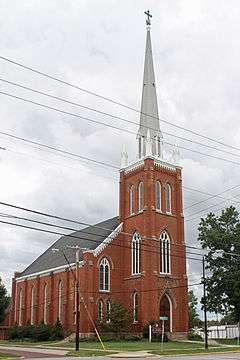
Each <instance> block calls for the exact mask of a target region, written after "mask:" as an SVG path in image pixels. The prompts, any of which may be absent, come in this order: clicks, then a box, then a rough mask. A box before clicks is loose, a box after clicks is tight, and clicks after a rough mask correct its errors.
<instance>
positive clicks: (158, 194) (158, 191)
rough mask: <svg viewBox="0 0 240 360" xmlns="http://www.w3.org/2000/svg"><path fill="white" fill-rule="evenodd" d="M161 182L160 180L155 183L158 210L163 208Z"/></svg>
mask: <svg viewBox="0 0 240 360" xmlns="http://www.w3.org/2000/svg"><path fill="white" fill-rule="evenodd" d="M161 191H162V187H161V183H160V181H159V180H157V181H156V183H155V202H156V210H158V211H161V210H162V196H161Z"/></svg>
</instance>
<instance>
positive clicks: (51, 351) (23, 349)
mask: <svg viewBox="0 0 240 360" xmlns="http://www.w3.org/2000/svg"><path fill="white" fill-rule="evenodd" d="M1 350H4V351H6V350H7V351H8V352H9V353H11V352H13V351H14V352H17V351H18V352H26V353H36V354H43V355H57V356H65V355H66V354H67V353H68V351H69V350H60V349H48V348H47V349H46V348H36V347H35V348H34V347H22V346H21V347H20V346H3V345H0V351H1Z"/></svg>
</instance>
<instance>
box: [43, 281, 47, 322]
mask: <svg viewBox="0 0 240 360" xmlns="http://www.w3.org/2000/svg"><path fill="white" fill-rule="evenodd" d="M47 306H48V286H47V284H45V285H44V290H43V321H44V324H47Z"/></svg>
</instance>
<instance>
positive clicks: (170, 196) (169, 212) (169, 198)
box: [166, 184, 172, 214]
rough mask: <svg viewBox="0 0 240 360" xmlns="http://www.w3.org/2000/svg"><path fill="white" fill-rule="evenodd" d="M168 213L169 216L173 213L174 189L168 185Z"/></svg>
mask: <svg viewBox="0 0 240 360" xmlns="http://www.w3.org/2000/svg"><path fill="white" fill-rule="evenodd" d="M166 212H167V213H168V214H171V213H172V189H171V185H170V184H167V185H166Z"/></svg>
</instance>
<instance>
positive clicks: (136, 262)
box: [132, 232, 141, 275]
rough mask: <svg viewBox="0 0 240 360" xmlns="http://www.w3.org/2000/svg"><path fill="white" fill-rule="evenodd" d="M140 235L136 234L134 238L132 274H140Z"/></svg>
mask: <svg viewBox="0 0 240 360" xmlns="http://www.w3.org/2000/svg"><path fill="white" fill-rule="evenodd" d="M140 240H141V238H140V235H139V234H138V233H137V232H136V233H134V235H133V238H132V274H133V275H134V274H139V273H140Z"/></svg>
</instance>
